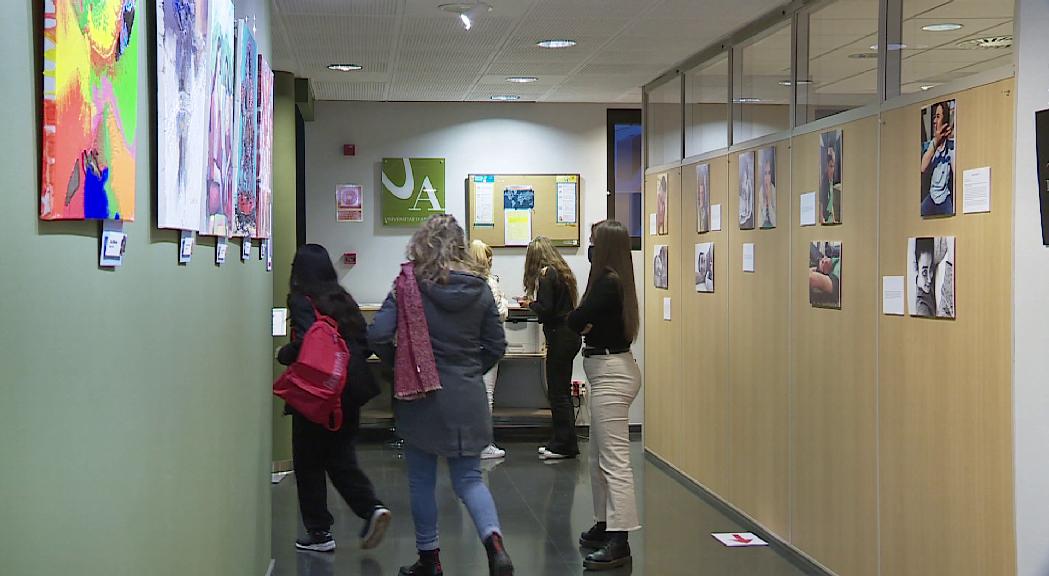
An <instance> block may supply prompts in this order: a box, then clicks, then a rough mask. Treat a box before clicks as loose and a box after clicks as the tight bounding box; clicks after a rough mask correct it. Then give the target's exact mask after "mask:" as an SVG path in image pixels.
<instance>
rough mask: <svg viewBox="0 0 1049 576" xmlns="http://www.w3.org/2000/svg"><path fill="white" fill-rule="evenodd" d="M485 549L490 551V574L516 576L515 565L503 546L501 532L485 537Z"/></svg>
mask: <svg viewBox="0 0 1049 576" xmlns="http://www.w3.org/2000/svg"><path fill="white" fill-rule="evenodd" d="M484 549H485V551H486V552H488V576H514V565H513V563H512V562H510V555H509V554H507V553H506V548H503V537H502V535H501V534H498V533H496V534H492V535H491V536H489V537H488V538H487V539H485V541H484Z"/></svg>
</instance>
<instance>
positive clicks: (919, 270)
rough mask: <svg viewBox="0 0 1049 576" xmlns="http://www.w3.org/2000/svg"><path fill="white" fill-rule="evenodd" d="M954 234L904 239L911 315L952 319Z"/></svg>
mask: <svg viewBox="0 0 1049 576" xmlns="http://www.w3.org/2000/svg"><path fill="white" fill-rule="evenodd" d="M954 257H955V254H954V236H935V237H925V238H911V239H909V240H908V241H907V286H908V288H907V291H908V294H909V296H910V298H909V299H908V300H909V303H910V313H911V316H923V317H928V318H954V317H955V312H956V311H955V307H954V305H955V298H954Z"/></svg>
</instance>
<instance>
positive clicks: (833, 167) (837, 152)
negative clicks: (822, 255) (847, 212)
mask: <svg viewBox="0 0 1049 576" xmlns="http://www.w3.org/2000/svg"><path fill="white" fill-rule="evenodd" d="M842 135H843V133H842V131H841V130H833V131H831V132H824V133H823V134H820V193H819V221H820V224H841V197H842V190H841V171H842V168H841V149H842Z"/></svg>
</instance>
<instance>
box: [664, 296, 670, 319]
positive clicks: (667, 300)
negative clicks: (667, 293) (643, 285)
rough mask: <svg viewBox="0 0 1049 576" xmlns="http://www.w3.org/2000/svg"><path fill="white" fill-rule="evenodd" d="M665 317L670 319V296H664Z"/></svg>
mask: <svg viewBox="0 0 1049 576" xmlns="http://www.w3.org/2000/svg"><path fill="white" fill-rule="evenodd" d="M663 319H664V320H670V298H663Z"/></svg>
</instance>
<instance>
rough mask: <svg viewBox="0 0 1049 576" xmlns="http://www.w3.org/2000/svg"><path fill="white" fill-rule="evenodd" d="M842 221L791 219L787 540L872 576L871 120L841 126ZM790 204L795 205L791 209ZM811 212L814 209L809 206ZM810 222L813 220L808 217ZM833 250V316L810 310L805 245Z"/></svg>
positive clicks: (807, 149) (808, 181)
mask: <svg viewBox="0 0 1049 576" xmlns="http://www.w3.org/2000/svg"><path fill="white" fill-rule="evenodd" d="M842 130H843V133H842V143H843V146H842V158H841V166H842V169H843V170H842V196H843V198H844V199H843V201H842V206H843V216H842V223H841V224H840V225H835V226H822V225H819V224H817V225H816V226H806V227H801V226H800V225H799V218H800V215H799V214H798V211H797V210H795V211H794V213H792V214H791V215H790V219H791V226H792V227H793V229H794V231H795V232H794V234H793V259H792V262H793V263H792V266H793V268H792V271H794V274H793V275H792V277H793V282H792V286H791V288H792V291H791V292H792V294H791V308H792V313H793V322H792V325H791V334H792V335H793V337H792V338H791V345H792V348H793V351H792V357H793V362H794V369H793V373H794V379H793V385H792V387H791V406H792V426H791V451H792V454H793V462H792V466H791V510H792V516H791V541H792V543H793V544H794V545H795V546H797V547H798V548H799V549H801V550H803V551H805V552H806V553H808V554H809V555H811V556H812V557H813V558H818V559H819V561H820V562H821V563H822V564H823V565H825V566H827V567H828V568H830V569H831V570H834V571H835V572H837V573H839V574H849V575H855V576H873V575H875V574H877V570H878V548H877V530H878V524H877V502H878V497H877V479H878V475H877V469H876V463H877V428H876V423H877V409H876V405H875V402H876V399H877V390H876V384H877V372H876V368H877V357H878V356H877V319H878V313H879V307H880V303H881V302H880V300H879V298H880V292H879V289H880V288H879V282H880V281H881V280H880V279H879V278H878V272H877V266H878V260H877V249H878V241H877V232H878V229H877V214H878V201H877V198H878V156H877V154H875V153H872V151H874V150H877V146H878V119H877V118H867V119H864V120H860V121H858V122H854V123H851V124H847V125H845V126H843V127H842ZM820 138H821V134H820V133H813V134H806V135H803V136H800V137H797V138H795V139H794V140H793V150H792V154H791V158H792V160H793V168H792V184H793V185H792V188H793V197H794V200H795V202H798V201H800V195H801V194H804V193H808V192H815V193H816V194H817V200H818V197H819V187H820V176H821V167H820V166H821V164H820ZM795 206H797V204H795ZM817 206H818V201H817ZM817 222H818V219H817ZM822 241H835V242H841V243H842V273H841V284H840V290H841V309H840V310H834V309H826V308H814V307H812V306H811V304H810V303H809V284H808V283H809V277H808V271H809V266H810V260H809V247H810V243H811V242H822Z"/></svg>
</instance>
